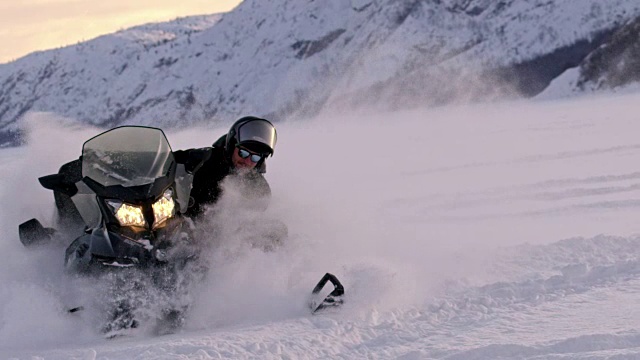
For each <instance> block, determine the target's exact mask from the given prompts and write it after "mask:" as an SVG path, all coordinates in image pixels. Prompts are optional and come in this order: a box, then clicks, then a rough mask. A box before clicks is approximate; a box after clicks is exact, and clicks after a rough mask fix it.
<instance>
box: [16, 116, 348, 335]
mask: <svg viewBox="0 0 640 360" xmlns="http://www.w3.org/2000/svg"><path fill="white" fill-rule="evenodd" d="M201 164H202V161H200V162H198V161H190V162H189V163H187V164H179V163H177V162H176V161H175V158H174V155H173V153H172V150H171V147H170V145H169V142H168V141H167V138H166V136H165V135H164V133H163V132H162V130H160V129H157V128H151V127H143V126H121V127H117V128H114V129H111V130H108V131H106V132H103V133H101V134H99V135H97V136H95V137H93V138H91V139H89V140H87V141H86V142H85V143H84V145H83V148H82V155H81V157H80V158H79V159H78V160H75V161H72V162H70V163H67V164H65V165H63V166H62V167H61V169H60V171H59V172H58V173H57V174H52V175H48V176H44V177H41V178H39V182H40V184H41V185H42V186H43V187H45V188H46V189H50V190H53V192H54V198H55V200H56V205H57V208H58V217H59V219H58V227H59V229H55V230H54V229H52V228H45V227H43V226H42V224H41V223H40V222H39V221H38V220H37V219H31V220H29V221H26V222H24V223H22V224H21V225H20V226H19V235H20V241H21V242H22V244H23V245H24V246H25V247H33V246H37V245H40V244H45V243H48V242H51V241H52V239H54V238H55V237H58V238H63V239H65V238H66V239H74V240H73V241H72V242H71V244H70V245H69V246H68V247H67V248H66V250H65V256H64V264H65V267H66V269H67V270H69V271H70V272H72V273H74V274H85V275H90V276H91V275H93V276H101V275H103V274H105V273H116V274H123V273H126V275H122V276H120V278H121V279H125V280H123V281H120V283H119V285H116V286H115V287H116V288H120V289H115V290H120V292H121V293H126V292H127V291H131V290H132V289H139V288H144V287H148V286H153V287H155V288H157V289H162V290H165V291H167V292H175V291H178V289H179V288H182V289H184V287H185V285H184V284H183V282H184V278H183V277H181V276H178V274H179V273H180V272H185V267H187V266H189V265H190V264H191V265H192V266H195V267H197V266H198V265H197V263H198V262H197V261H196V260H197V258H198V253H199V252H198V249H197V247H196V244H195V243H194V241H193V232H194V230H195V228H194V224H193V222H192V221H191V220H190V219H189V218H187V217H186V216H183V214H184V213H185V212H186V211H187V208H188V206H189V192H190V189H191V182H192V180H193V175H192V174H193V173H194V171H196V170H197V168H198V167H199V166H200V165H201ZM63 241H64V240H63ZM193 264H196V265H193ZM191 270H192V269H191ZM201 272H202V271H201ZM133 274H135V276H134V275H133ZM141 274H143V275H146V276H141ZM329 281H330V282H331V283H333V284H334V290H333V291H332V292H331V293H330V294H329V295H327V296H326V297H320V298H317V297H318V296H320V295H319V293H320V290H321V289H322V288H323V287H324V285H325V284H326V283H327V282H329ZM126 289H128V290H126ZM343 294H344V288H343V287H342V285H341V284H340V282H339V281H338V279H337V278H336V277H335V276H333V275H331V274H327V275H325V277H323V278H322V280H321V281H320V282H319V283H318V285H317V286H316V288H314V290H313V291H312V298H313V299H312V300H311V302H310V304H309V306H310V308H311V311H312V313H317V312H319V311H321V310H323V309H327V308H331V307H336V306H339V305H341V304H342V296H343ZM125 295H126V294H125ZM134 303H135V300H134V299H132V298H131V296H122V297H121V298H120V299H117V300H116V302H115V303H114V306H113V309H112V310H111V311H110V313H111V315H110V316H111V319H109V320H108V321H107V325H106V326H105V327H104V328H103V331H104V332H105V333H107V334H110V333H116V332H117V331H119V330H121V329H128V328H135V327H136V326H137V325H138V323H137V320H136V319H135V317H134V316H133V313H134V310H135V306H137V305H136V304H134ZM82 309H83V307H82V306H77V307H73V308H71V309H69V310H68V311H69V312H78V311H80V310H82ZM184 310H185V309H184V308H179V307H178V308H177V309H172V308H168V309H163V311H164V312H165V313H166V315H167V316H166V318H167V319H168V321H169V322H171V324H169V325H170V327H178V326H180V323H181V321H183V320H182V317H181V314H182V313H183V312H184Z"/></svg>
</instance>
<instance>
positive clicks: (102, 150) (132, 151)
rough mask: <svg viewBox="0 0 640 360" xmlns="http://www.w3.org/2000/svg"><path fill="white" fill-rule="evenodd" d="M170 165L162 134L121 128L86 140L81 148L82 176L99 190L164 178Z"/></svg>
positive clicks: (169, 147)
mask: <svg viewBox="0 0 640 360" xmlns="http://www.w3.org/2000/svg"><path fill="white" fill-rule="evenodd" d="M173 162H174V159H173V153H172V151H171V146H170V145H169V142H168V141H167V138H166V137H165V135H164V133H163V132H162V130H160V129H157V128H151V127H142V126H122V127H118V128H115V129H112V130H109V131H106V132H104V133H102V134H100V135H98V136H96V137H93V138H91V139H89V140H88V141H87V142H85V143H84V146H83V147H82V176H83V177H84V176H86V177H89V178H90V179H92V180H93V181H96V182H97V183H99V184H101V185H102V186H105V187H106V186H112V185H121V186H123V187H133V186H140V185H149V184H152V183H153V182H154V181H155V180H156V179H157V178H160V177H163V176H166V175H167V173H168V172H169V170H170V169H171V166H172V164H173Z"/></svg>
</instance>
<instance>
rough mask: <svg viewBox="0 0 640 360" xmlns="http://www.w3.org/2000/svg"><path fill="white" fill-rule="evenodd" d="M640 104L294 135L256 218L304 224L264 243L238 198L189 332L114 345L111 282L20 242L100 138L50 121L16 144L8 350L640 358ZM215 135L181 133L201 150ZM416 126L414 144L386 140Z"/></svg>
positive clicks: (5, 191) (370, 121)
mask: <svg viewBox="0 0 640 360" xmlns="http://www.w3.org/2000/svg"><path fill="white" fill-rule="evenodd" d="M639 97H640V93H637V92H636V93H630V94H626V95H615V96H613V95H611V96H609V95H608V96H599V97H584V98H574V99H564V100H555V101H535V100H528V101H517V102H511V103H492V104H480V105H472V106H459V107H440V108H436V109H414V110H406V111H396V112H393V113H379V114H377V115H375V116H374V115H367V116H360V115H353V116H345V115H342V116H335V115H333V116H326V117H324V118H318V119H316V120H313V121H308V122H299V123H295V122H290V123H284V124H281V125H278V132H279V142H278V147H277V149H276V155H275V156H274V157H273V158H270V159H269V160H268V161H269V166H268V172H267V174H266V177H267V179H268V181H269V183H270V184H271V187H272V191H273V198H272V202H271V206H270V208H269V209H268V210H267V212H266V213H265V214H264V215H258V216H264V217H265V219H269V218H271V219H273V218H275V219H279V220H280V221H283V222H284V223H285V224H287V226H288V228H289V237H288V238H287V240H286V242H285V244H284V245H283V246H282V247H281V248H279V249H278V250H277V251H275V252H268V253H265V252H263V251H261V250H260V249H255V248H252V247H250V246H249V245H248V243H247V242H246V239H245V237H244V235H249V236H248V238H253V237H255V236H258V237H259V236H260V233H259V232H257V231H256V232H252V231H254V230H252V229H253V228H251V229H247V230H246V231H248V233H243V232H241V231H240V232H237V231H236V230H234V229H235V227H236V226H238V224H242V223H243V219H246V218H245V217H244V216H246V214H242V213H241V212H239V209H236V208H234V207H233V202H228V201H226V200H221V205H220V208H219V210H220V211H218V212H216V211H214V212H212V213H209V214H208V215H207V217H206V220H205V223H203V224H202V225H201V226H203V227H205V228H206V227H207V226H210V227H212V228H214V229H217V230H216V232H215V233H217V234H226V236H218V237H215V236H212V235H210V233H207V234H206V235H203V236H204V239H206V240H207V241H210V242H211V244H215V251H212V252H210V253H207V256H206V257H204V259H205V261H206V264H207V266H208V268H209V270H208V272H207V277H206V278H205V279H204V280H203V281H201V282H198V286H197V287H196V288H195V289H193V292H192V293H191V296H192V297H191V298H190V299H191V300H190V301H191V305H192V308H191V310H190V316H189V317H188V319H187V322H186V324H185V327H184V328H183V329H182V330H181V331H180V332H179V333H176V334H171V335H163V336H157V335H151V334H149V333H145V332H144V331H143V332H141V333H137V334H132V335H131V337H125V338H122V339H116V340H110V341H109V340H105V339H103V338H102V337H101V336H100V333H99V331H98V329H99V321H98V320H100V318H99V317H97V314H99V313H100V309H102V308H101V307H100V305H99V304H103V301H108V299H109V297H110V292H109V288H108V287H107V286H106V283H103V282H100V281H84V282H83V281H81V280H79V279H75V278H73V277H67V276H66V275H65V274H64V272H63V269H62V259H63V252H64V246H66V243H64V244H52V245H51V246H49V247H44V248H39V249H31V250H30V249H25V248H23V247H22V245H21V244H20V242H19V241H18V238H17V231H16V226H17V224H18V223H20V222H22V221H25V220H27V219H29V218H31V217H37V218H39V219H40V220H41V221H42V222H43V223H44V225H45V226H50V225H53V223H52V220H53V216H52V214H53V199H52V196H51V193H50V192H49V191H47V190H45V189H43V188H41V187H40V186H39V184H38V183H37V180H36V179H37V177H38V176H42V175H46V174H49V173H52V172H54V171H56V170H57V168H58V167H59V165H60V164H62V163H63V162H66V161H68V160H70V159H73V158H76V157H77V156H78V155H79V152H80V148H81V144H82V142H83V141H84V140H85V139H87V138H89V137H91V136H93V135H96V134H97V133H98V130H97V129H93V128H88V127H81V126H79V125H74V126H73V127H72V128H69V127H68V126H69V125H65V124H68V122H63V121H58V120H57V119H56V118H55V117H52V116H51V115H46V114H32V115H30V116H29V118H28V119H27V123H28V125H29V128H30V134H29V139H31V140H30V141H29V142H28V144H27V145H26V146H23V147H20V148H10V149H3V150H0V171H1V172H2V173H3V174H5V175H4V176H3V177H2V178H0V202H1V203H3V204H5V205H6V206H11V211H4V212H2V213H1V215H0V252H1V253H2V254H3V260H2V261H0V358H10V359H14V358H15V359H32V358H38V359H44V360H51V359H125V358H135V359H140V360H146V359H171V358H180V359H218V358H224V359H255V358H260V359H282V358H292V359H326V358H331V359H401V360H413V359H416V360H417V359H442V360H462V359H465V360H466V359H476V360H485V359H486V360H489V359H491V360H496V359H514V358H517V359H523V360H541V359H565V360H566V359H575V360H584V359H590V360H594V359H597V360H605V359H638V358H640V328H639V327H638V324H640V311H638V306H637V304H638V302H639V301H640V260H639V259H640V236H639V235H638V234H640V222H638V221H637V219H638V215H639V213H640V173H639V172H638V167H637V164H638V163H640V144H639V142H638V137H637V133H638V126H639V125H638V122H637V115H636V114H637V113H638V111H637V110H638V106H639V105H638V104H640V99H639ZM390 119H392V120H393V121H389V120H390ZM363 129H365V130H363ZM225 130H226V129H223V128H220V129H217V130H216V131H215V132H218V133H220V134H222V133H224V132H225ZM211 131H212V130H211V129H207V130H206V131H202V129H200V128H186V129H182V130H172V131H170V132H168V133H167V137H168V139H169V141H170V143H171V144H172V146H173V147H174V148H186V147H194V146H195V147H198V146H205V145H207V144H209V143H210V141H211ZM398 131H401V132H402V134H405V135H406V136H405V137H404V138H403V139H402V142H401V144H392V145H391V146H386V144H389V141H390V134H397V133H398ZM364 133H366V135H367V136H362V134H364ZM60 138H65V139H67V142H66V143H65V144H64V146H61V145H60V142H59V139H60ZM34 139H37V140H34ZM392 141H393V140H392ZM25 164H29V166H25ZM229 194H232V193H231V192H230V193H229ZM223 199H226V198H225V197H223ZM252 236H253V237H252ZM327 271H329V272H332V273H334V274H335V275H337V276H338V277H339V278H340V279H341V281H342V282H343V284H344V285H345V288H346V298H345V301H346V302H345V305H344V307H343V308H342V309H341V310H339V312H337V313H326V314H320V315H316V316H312V315H310V314H309V312H308V310H307V309H306V307H305V304H306V301H307V299H308V297H307V296H308V294H309V292H310V291H311V289H312V288H313V286H314V285H315V283H316V282H317V281H318V280H319V279H320V277H321V276H322V275H323V274H324V272H327ZM150 294H151V292H150V293H144V295H142V294H141V295H140V296H141V299H143V300H144V299H146V296H150ZM80 303H81V304H83V305H85V306H86V311H84V312H80V313H78V314H75V315H72V316H70V315H69V314H65V312H64V309H65V308H68V307H71V306H77V305H79V304H80ZM143 303H144V302H143ZM142 328H143V329H144V327H142ZM25 334H29V336H25Z"/></svg>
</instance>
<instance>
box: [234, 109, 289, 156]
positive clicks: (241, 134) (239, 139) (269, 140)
mask: <svg viewBox="0 0 640 360" xmlns="http://www.w3.org/2000/svg"><path fill="white" fill-rule="evenodd" d="M277 137H278V136H277V133H276V128H275V127H274V126H273V124H272V123H271V122H270V121H269V120H265V119H261V118H257V117H253V116H246V117H243V118H241V119H239V120H238V121H236V122H235V123H234V124H233V125H232V126H231V129H229V133H227V141H226V143H225V149H226V150H227V152H228V153H231V152H233V149H234V148H235V147H236V146H238V145H242V147H246V148H247V149H249V150H251V151H254V152H256V153H259V154H265V155H267V156H268V155H273V151H274V149H275V147H276V140H277Z"/></svg>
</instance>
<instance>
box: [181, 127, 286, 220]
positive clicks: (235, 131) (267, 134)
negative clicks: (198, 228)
mask: <svg viewBox="0 0 640 360" xmlns="http://www.w3.org/2000/svg"><path fill="white" fill-rule="evenodd" d="M276 140H277V133H276V129H275V127H274V126H273V124H272V123H271V122H270V121H268V120H266V119H261V118H258V117H254V116H246V117H243V118H240V119H239V120H237V121H236V122H235V123H234V124H233V125H232V126H231V128H230V129H229V132H228V133H227V134H226V135H223V136H221V137H220V138H219V139H218V140H217V141H216V142H214V143H213V145H212V146H211V147H206V148H200V149H187V150H178V151H175V152H174V155H175V157H176V161H177V162H178V163H183V164H186V165H187V168H189V166H188V165H189V164H190V163H193V164H200V163H201V161H202V160H205V161H204V162H202V165H201V166H199V167H197V168H195V169H190V170H191V171H192V173H193V174H194V178H193V188H192V189H191V199H190V201H189V209H188V210H187V215H189V216H191V217H198V216H199V215H201V214H202V213H203V212H204V210H205V206H207V205H211V204H214V203H215V202H216V201H217V200H218V199H219V197H220V194H221V191H222V189H221V185H222V182H223V180H224V179H225V178H227V177H228V176H229V175H236V176H238V177H239V178H240V179H241V180H242V181H241V184H242V195H243V196H244V197H245V198H248V199H249V200H250V201H251V202H252V203H253V204H254V207H257V208H262V209H264V208H266V205H267V201H264V200H268V199H269V198H270V196H271V188H270V187H269V184H268V183H267V180H266V179H265V178H264V176H263V174H264V173H265V172H266V163H265V161H266V159H267V157H268V156H271V155H273V151H274V148H275V145H276Z"/></svg>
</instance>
